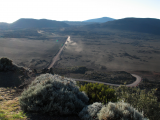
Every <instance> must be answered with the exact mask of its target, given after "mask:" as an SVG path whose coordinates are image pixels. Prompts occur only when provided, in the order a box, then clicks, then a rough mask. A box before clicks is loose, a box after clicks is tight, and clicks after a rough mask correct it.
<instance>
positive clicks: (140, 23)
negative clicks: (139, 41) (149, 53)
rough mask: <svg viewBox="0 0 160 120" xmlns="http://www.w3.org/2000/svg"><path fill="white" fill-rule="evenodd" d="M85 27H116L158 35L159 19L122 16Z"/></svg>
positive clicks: (159, 33) (117, 28)
mask: <svg viewBox="0 0 160 120" xmlns="http://www.w3.org/2000/svg"><path fill="white" fill-rule="evenodd" d="M86 27H87V28H90V29H93V28H103V29H105V28H106V29H116V30H126V31H134V32H143V33H151V34H156V35H160V20H159V19H154V18H124V19H119V20H115V21H109V22H106V23H102V24H92V25H87V26H86Z"/></svg>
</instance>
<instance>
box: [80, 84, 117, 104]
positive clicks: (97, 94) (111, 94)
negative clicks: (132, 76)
mask: <svg viewBox="0 0 160 120" xmlns="http://www.w3.org/2000/svg"><path fill="white" fill-rule="evenodd" d="M80 90H81V91H85V92H86V94H87V95H88V97H89V103H90V104H92V103H94V102H101V103H104V104H106V103H107V102H109V101H111V102H116V101H117V97H116V95H115V90H114V89H112V88H110V87H109V86H106V85H104V84H98V83H88V84H85V85H84V86H83V85H81V87H80Z"/></svg>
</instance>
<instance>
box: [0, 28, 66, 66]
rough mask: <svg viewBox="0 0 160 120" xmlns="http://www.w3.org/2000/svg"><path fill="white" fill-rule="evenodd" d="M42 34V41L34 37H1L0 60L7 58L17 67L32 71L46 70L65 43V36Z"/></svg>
mask: <svg viewBox="0 0 160 120" xmlns="http://www.w3.org/2000/svg"><path fill="white" fill-rule="evenodd" d="M38 32H39V31H38ZM39 34H41V33H39ZM43 34H44V35H45V39H43V40H42V39H39V38H36V37H34V39H33V38H32V39H31V38H30V37H29V36H25V37H24V38H6V37H5V38H3V37H1V38H0V58H1V57H8V58H9V59H11V60H13V61H14V63H15V64H17V65H19V66H25V67H28V68H32V69H33V68H36V69H43V68H46V67H47V66H48V65H49V63H50V62H51V59H52V58H53V57H54V55H55V54H56V53H57V52H58V50H59V49H60V47H61V46H62V44H63V43H64V42H65V40H66V38H67V36H59V35H56V34H47V33H43Z"/></svg>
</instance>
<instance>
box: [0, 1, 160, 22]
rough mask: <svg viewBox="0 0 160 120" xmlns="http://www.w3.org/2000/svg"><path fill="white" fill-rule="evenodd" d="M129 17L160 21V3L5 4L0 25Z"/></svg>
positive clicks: (0, 6) (6, 2) (64, 2)
mask: <svg viewBox="0 0 160 120" xmlns="http://www.w3.org/2000/svg"><path fill="white" fill-rule="evenodd" d="M100 17H111V18H115V19H121V18H125V17H140V18H146V17H147V18H158V19H160V0H1V1H0V22H8V23H12V22H14V21H16V20H18V19H19V18H35V19H42V18H45V19H51V20H60V21H62V20H69V21H83V20H87V19H92V18H100Z"/></svg>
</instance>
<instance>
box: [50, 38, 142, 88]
mask: <svg viewBox="0 0 160 120" xmlns="http://www.w3.org/2000/svg"><path fill="white" fill-rule="evenodd" d="M68 41H70V36H68V38H67V40H66V42H65V44H64V45H63V46H62V47H61V49H60V50H59V52H58V53H57V55H56V56H55V57H54V58H53V59H52V62H51V64H50V65H49V67H48V69H50V68H52V67H53V66H54V64H55V63H56V62H57V60H58V58H59V56H60V54H61V52H62V51H63V49H64V47H65V45H67V43H68ZM131 75H132V76H133V77H135V78H136V81H135V82H133V83H132V84H128V85H126V86H127V87H136V86H138V85H139V83H140V82H141V80H142V78H141V77H140V76H138V75H136V74H131ZM72 79H74V78H72ZM74 80H75V81H85V82H93V83H103V84H105V85H112V86H120V85H119V84H111V83H105V82H100V81H94V80H84V79H74Z"/></svg>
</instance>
